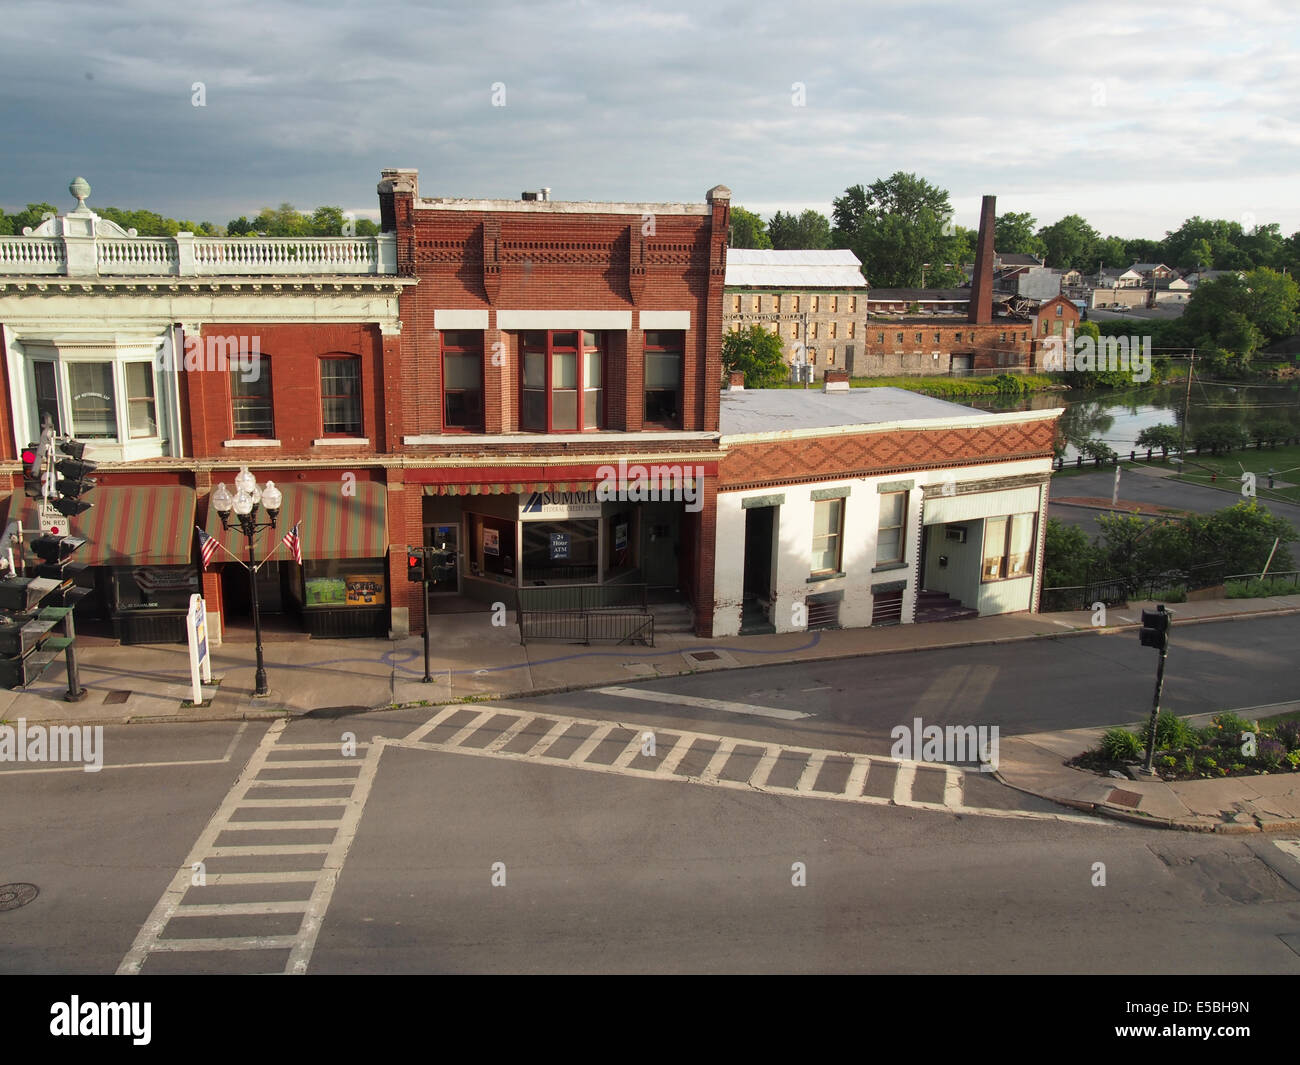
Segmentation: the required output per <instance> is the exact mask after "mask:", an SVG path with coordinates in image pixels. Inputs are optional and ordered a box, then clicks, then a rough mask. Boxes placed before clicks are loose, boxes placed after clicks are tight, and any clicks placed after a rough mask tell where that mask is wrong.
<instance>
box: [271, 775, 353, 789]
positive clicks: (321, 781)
mask: <svg viewBox="0 0 1300 1065" xmlns="http://www.w3.org/2000/svg"><path fill="white" fill-rule="evenodd" d="M355 782H356V778H355V777H286V778H285V779H284V780H253V781H250V782H249V784H248V786H249V787H250V788H351V787H352V786H353V785H354V784H355Z"/></svg>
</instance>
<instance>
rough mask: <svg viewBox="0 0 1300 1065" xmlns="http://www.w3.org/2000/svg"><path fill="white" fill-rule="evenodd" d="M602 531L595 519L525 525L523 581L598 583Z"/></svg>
mask: <svg viewBox="0 0 1300 1065" xmlns="http://www.w3.org/2000/svg"><path fill="white" fill-rule="evenodd" d="M599 529H600V522H599V521H597V520H596V519H594V518H593V519H590V520H576V521H555V522H552V521H526V522H524V523H523V536H524V571H523V578H524V582H525V583H530V582H534V581H543V582H551V581H583V582H590V581H595V580H596V579H597V572H598V571H597V558H598V556H597V544H598V542H599V536H600V532H599Z"/></svg>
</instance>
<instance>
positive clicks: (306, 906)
mask: <svg viewBox="0 0 1300 1065" xmlns="http://www.w3.org/2000/svg"><path fill="white" fill-rule="evenodd" d="M445 716H449V715H445ZM489 716H490V715H489ZM286 724H287V721H283V720H281V721H276V722H275V723H274V724H272V725H271V727H270V728H268V729H267V731H266V735H265V736H263V737H262V740H261V742H260V743H259V744H258V746H257V749H256V750H255V751H254V752H253V754H252V756H251V757H250V758H249V760H248V764H247V765H246V766H245V767H244V770H243V772H242V773H241V774H240V775H239V778H238V779H237V780H236V781H235V783H234V784H233V785H232V786H231V789H230V791H229V792H228V793H227V795H226V797H225V799H224V800H222V803H221V805H220V806H219V807H218V809H217V811H216V813H214V814H213V815H212V819H211V820H210V821H209V822H208V824H207V826H206V827H205V828H204V830H203V832H202V833H200V835H199V838H198V840H197V841H196V842H195V844H194V846H193V847H192V848H191V850H190V853H189V856H188V857H187V858H186V859H185V862H184V863H183V864H182V866H181V868H180V869H178V870H177V871H176V873H175V875H174V876H173V877H172V879H171V882H170V883H169V884H168V886H167V888H166V890H165V891H164V892H163V894H162V897H161V898H160V899H159V900H158V903H157V904H156V905H155V906H154V908H153V911H152V912H151V913H150V915H149V917H148V919H147V920H146V921H145V923H144V925H143V926H142V927H141V929H140V931H139V933H138V934H137V935H136V938H135V942H134V943H133V944H132V945H131V949H130V950H129V951H128V952H127V954H126V957H124V958H123V959H122V963H121V964H120V965H119V966H118V969H117V971H118V973H119V975H129V974H133V973H139V972H140V971H141V969H142V968H143V967H144V964H145V962H146V961H147V960H148V958H149V956H150V955H151V954H160V953H161V954H168V953H187V954H214V953H219V952H228V951H237V950H238V951H246V950H256V951H287V952H288V954H287V957H286V960H285V961H284V963H283V966H284V967H283V968H282V969H281V970H279V971H280V972H282V973H304V972H306V971H307V965H308V963H309V961H310V959H311V954H312V951H313V950H314V949H315V945H316V937H317V935H318V934H319V932H320V927H321V924H322V922H323V921H324V918H325V911H326V909H327V908H328V906H329V901H330V898H331V897H332V895H333V893H334V887H335V885H336V883H337V881H338V875H339V872H340V870H341V869H342V868H343V861H344V859H345V858H346V857H347V851H348V848H349V847H350V846H351V843H352V839H353V837H354V836H355V834H356V829H357V825H358V824H359V822H360V819H361V814H362V811H363V809H364V807H365V803H366V799H367V797H368V796H369V792H370V785H371V782H372V781H373V780H374V776H375V773H376V771H377V770H378V768H379V757H380V755H381V754H382V753H383V750H384V746H385V743H384V741H382V740H379V741H376V742H375V743H373V744H368V743H359V744H357V745H356V749H357V751H358V755H360V752H362V751H364V752H365V754H364V757H360V756H359V757H350V756H348V755H345V754H344V753H343V749H342V748H341V746H340V745H339V744H337V743H292V744H290V743H285V744H279V743H278V741H279V738H280V736H281V734H282V733H283V731H284V728H285V726H286ZM426 724H427V723H426ZM467 735H468V733H467ZM325 751H334V752H336V755H337V756H336V757H335V758H334V759H324V758H311V757H304V755H310V754H311V753H312V752H325ZM285 753H287V754H288V755H289V757H288V758H283V757H280V756H282V755H284V754H285ZM284 768H290V769H295V768H296V769H326V768H328V769H334V770H340V769H345V770H347V771H348V774H347V775H336V776H327V777H311V778H294V779H288V780H283V779H275V778H273V777H268V776H265V775H264V774H266V773H267V771H268V770H276V769H284ZM303 787H315V788H331V789H336V790H337V789H345V790H346V794H344V795H330V796H325V797H320V798H312V797H286V798H279V797H275V798H267V797H266V792H265V789H267V788H303ZM259 791H260V794H259ZM276 809H282V810H283V811H284V812H285V813H286V814H287V813H288V811H290V810H302V809H308V810H316V811H319V816H317V817H311V818H304V819H302V820H293V819H284V818H280V819H272V820H247V817H248V815H249V814H250V813H251V812H252V811H253V810H276ZM322 831H325V832H328V833H329V834H330V837H331V838H330V839H329V840H326V841H323V842H319V843H250V844H244V845H238V846H236V845H229V846H227V845H224V844H218V843H217V840H218V839H220V838H221V837H223V836H226V835H227V834H228V833H231V832H284V833H293V832H317V833H319V832H322ZM298 838H299V839H301V838H302V837H301V836H300V837H298ZM294 856H302V857H303V861H302V862H295V863H293V864H298V865H308V866H311V865H318V866H319V868H307V869H302V868H299V869H287V870H283V871H276V872H251V871H250V872H224V871H214V872H212V873H206V874H205V876H204V880H203V885H204V886H211V887H244V888H248V889H250V890H251V893H252V894H254V895H257V894H261V895H265V894H266V892H267V891H269V890H272V889H273V888H274V887H275V886H277V885H285V884H301V885H309V886H310V890H309V891H308V893H307V897H306V898H302V899H295V900H284V899H275V898H265V897H263V898H260V899H259V898H253V899H244V900H241V901H235V902H192V901H191V902H187V901H186V899H187V898H194V897H195V896H194V895H192V894H191V892H199V891H201V890H202V886H200V887H196V886H194V884H193V883H192V880H191V877H192V875H193V872H192V871H193V869H194V868H195V866H196V865H198V864H199V863H203V865H204V866H206V864H207V863H208V862H210V861H212V860H213V859H225V858H272V857H275V858H279V857H294ZM308 856H310V857H308ZM286 864H287V863H286ZM258 889H266V890H258ZM299 890H301V889H299ZM270 916H289V917H294V916H296V917H298V929H297V931H296V932H294V933H293V934H277V935H248V934H247V921H248V920H249V919H256V918H259V917H270ZM189 917H206V918H215V919H217V920H218V925H217V927H218V928H222V929H224V928H226V927H227V926H229V927H230V932H229V934H226V935H215V936H205V937H201V938H187V937H171V936H167V935H166V932H167V931H168V926H169V924H170V923H171V922H172V921H173V920H175V919H178V918H189ZM241 920H242V922H243V927H241ZM173 927H175V926H173ZM205 930H206V929H205Z"/></svg>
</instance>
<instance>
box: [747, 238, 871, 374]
mask: <svg viewBox="0 0 1300 1065" xmlns="http://www.w3.org/2000/svg"><path fill="white" fill-rule="evenodd" d="M724 299H725V304H724V308H723V322H724V325H725V327H726V328H727V329H730V330H732V331H733V332H735V331H738V330H741V329H748V328H749V327H750V326H751V325H761V326H763V328H764V329H768V330H770V331H773V332H776V333H777V334H778V335H779V336H780V337H781V340H782V343H783V345H784V347H785V358H786V362H787V363H789V364H790V366H791V368H792V372H794V373H797V371H794V370H793V368H794V367H795V366H800V365H808V366H811V367H812V373H813V374H814V375H816V374H824V373H825V372H826V371H827V370H848V371H849V373H850V374H856V373H857V372H858V366H857V364H858V362H859V361H860V359H859V355H860V353H861V351H862V344H863V339H862V338H863V332H864V329H865V327H866V321H867V281H866V278H864V277H863V276H862V263H861V262H860V261H859V260H858V257H857V256H856V255H854V254H853V253H852V252H851V251H767V250H755V249H749V248H731V249H728V251H727V283H726V289H725V296H724Z"/></svg>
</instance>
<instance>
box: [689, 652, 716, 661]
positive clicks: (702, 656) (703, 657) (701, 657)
mask: <svg viewBox="0 0 1300 1065" xmlns="http://www.w3.org/2000/svg"><path fill="white" fill-rule="evenodd" d="M691 657H692V658H693V659H695V661H697V662H716V661H717V660H718V658H719V655H718V652H717V651H692V652H691Z"/></svg>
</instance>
